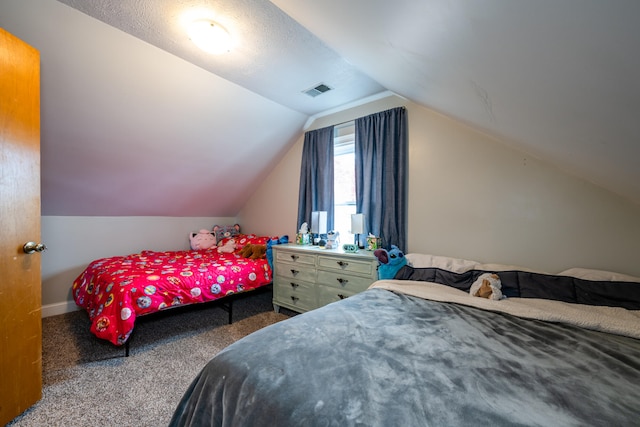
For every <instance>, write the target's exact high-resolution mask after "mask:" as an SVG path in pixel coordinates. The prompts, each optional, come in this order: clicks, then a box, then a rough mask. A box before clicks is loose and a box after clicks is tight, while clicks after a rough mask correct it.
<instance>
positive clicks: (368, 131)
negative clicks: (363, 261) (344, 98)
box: [355, 107, 408, 251]
mask: <svg viewBox="0 0 640 427" xmlns="http://www.w3.org/2000/svg"><path fill="white" fill-rule="evenodd" d="M355 127H356V133H355V157H356V209H357V212H358V213H363V214H364V215H365V222H366V224H365V225H366V230H367V231H368V232H370V233H373V234H374V235H376V236H379V237H380V239H381V244H382V247H384V248H390V247H391V245H396V246H398V247H399V248H400V249H401V250H402V251H406V250H407V170H408V169H407V152H408V135H407V115H406V110H405V108H404V107H398V108H394V109H391V110H387V111H382V112H380V113H376V114H372V115H370V116H366V117H362V118H359V119H356V120H355ZM364 238H365V236H362V237H361V239H363V240H364ZM361 243H363V242H361Z"/></svg>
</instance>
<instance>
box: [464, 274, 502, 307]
mask: <svg viewBox="0 0 640 427" xmlns="http://www.w3.org/2000/svg"><path fill="white" fill-rule="evenodd" d="M501 289H502V282H500V277H499V276H498V275H497V274H493V273H483V274H481V275H480V276H479V277H478V278H477V279H476V281H475V282H473V284H472V285H471V289H469V294H470V295H471V296H472V297H481V298H488V299H492V300H496V301H497V300H500V299H502V291H501Z"/></svg>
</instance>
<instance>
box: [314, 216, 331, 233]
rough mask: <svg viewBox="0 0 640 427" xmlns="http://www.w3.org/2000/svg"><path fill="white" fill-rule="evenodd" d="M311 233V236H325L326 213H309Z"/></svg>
mask: <svg viewBox="0 0 640 427" xmlns="http://www.w3.org/2000/svg"><path fill="white" fill-rule="evenodd" d="M311 232H312V233H313V234H327V212H326V211H313V212H311Z"/></svg>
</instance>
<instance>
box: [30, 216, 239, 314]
mask: <svg viewBox="0 0 640 427" xmlns="http://www.w3.org/2000/svg"><path fill="white" fill-rule="evenodd" d="M235 223H236V220H235V218H226V217H225V218H213V217H212V218H209V217H205V218H176V217H77V216H74V217H63V216H43V217H42V226H41V228H42V237H41V241H42V242H43V243H44V244H45V245H46V246H47V250H46V251H45V252H43V253H42V254H40V256H41V257H42V315H43V317H47V316H52V315H55V314H60V313H65V312H68V311H72V310H75V309H76V306H75V303H74V302H73V297H72V295H71V285H72V284H73V281H74V280H75V278H76V277H78V275H80V273H82V271H83V270H84V269H85V268H86V267H87V265H88V264H89V263H90V262H91V261H93V260H95V259H99V258H105V257H109V256H116V255H127V254H131V253H137V252H140V251H141V250H145V249H146V250H155V251H169V250H182V249H188V248H189V233H190V232H192V231H198V230H200V229H202V228H206V229H211V228H212V227H213V226H214V225H216V224H220V225H228V224H235Z"/></svg>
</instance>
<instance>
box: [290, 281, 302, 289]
mask: <svg viewBox="0 0 640 427" xmlns="http://www.w3.org/2000/svg"><path fill="white" fill-rule="evenodd" d="M289 284H290V285H291V287H292V288H293V289H296V288H297V287H298V286H300V285H298V284H297V283H293V282H290V283H289Z"/></svg>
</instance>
